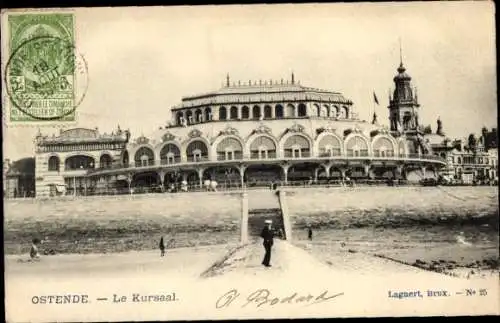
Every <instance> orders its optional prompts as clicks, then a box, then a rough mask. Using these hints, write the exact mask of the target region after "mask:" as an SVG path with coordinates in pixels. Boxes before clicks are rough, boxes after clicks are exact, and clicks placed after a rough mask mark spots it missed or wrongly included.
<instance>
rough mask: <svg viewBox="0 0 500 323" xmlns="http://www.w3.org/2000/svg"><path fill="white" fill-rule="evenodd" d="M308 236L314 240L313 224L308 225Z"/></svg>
mask: <svg viewBox="0 0 500 323" xmlns="http://www.w3.org/2000/svg"><path fill="white" fill-rule="evenodd" d="M307 238H308V239H309V240H311V241H312V239H313V230H312V228H311V225H308V226H307Z"/></svg>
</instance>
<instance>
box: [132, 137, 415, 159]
mask: <svg viewBox="0 0 500 323" xmlns="http://www.w3.org/2000/svg"><path fill="white" fill-rule="evenodd" d="M129 153H130V157H131V159H132V162H133V163H134V165H135V166H151V165H154V164H155V161H159V162H160V163H161V164H175V163H179V162H181V161H186V162H199V161H210V160H211V161H214V160H217V161H224V160H241V159H273V158H305V157H313V156H317V157H335V156H347V157H368V156H373V157H394V156H402V155H405V154H407V153H408V152H407V147H406V142H405V141H403V140H400V141H396V140H395V139H394V138H392V137H390V136H387V135H378V136H376V137H374V138H373V140H372V141H370V140H369V139H368V138H367V137H365V136H363V135H361V134H350V135H349V136H347V137H346V138H345V140H342V139H341V138H340V137H338V136H337V135H336V134H333V133H328V132H324V133H322V134H320V135H319V136H318V138H317V139H316V140H313V139H312V138H310V137H309V136H308V135H306V134H303V133H291V134H288V135H285V136H283V137H282V138H281V140H279V141H278V140H276V138H274V137H273V136H271V135H268V134H255V135H252V136H251V137H250V138H249V139H248V140H247V141H246V142H245V141H244V140H242V139H241V138H240V137H239V136H236V135H226V136H221V137H219V138H217V139H216V140H215V141H214V142H213V143H212V144H210V142H208V140H206V139H205V138H203V137H197V138H193V139H191V140H189V141H187V142H186V143H183V144H180V143H178V142H176V141H167V142H165V143H163V144H162V145H160V146H157V147H153V146H151V145H148V144H144V145H140V146H138V147H136V148H134V149H131V150H130V151H125V152H124V154H123V156H122V162H123V164H125V165H128V164H129Z"/></svg>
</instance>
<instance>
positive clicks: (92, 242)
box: [4, 193, 242, 253]
mask: <svg viewBox="0 0 500 323" xmlns="http://www.w3.org/2000/svg"><path fill="white" fill-rule="evenodd" d="M241 206H242V205H241V193H181V194H147V195H146V194H144V195H117V196H106V197H78V198H64V199H53V200H36V201H35V200H6V201H5V203H4V210H5V212H4V214H5V216H4V219H5V222H4V224H5V225H4V241H5V246H6V253H21V252H27V251H28V250H29V246H30V241H31V239H32V238H34V237H38V238H41V239H44V245H43V248H48V249H54V250H55V251H56V252H57V253H61V252H83V253H85V252H107V251H126V250H144V249H153V248H157V246H158V244H159V239H160V236H164V239H165V243H166V244H167V248H168V247H189V246H197V245H210V244H222V243H237V242H239V240H240V235H241V234H240V225H241Z"/></svg>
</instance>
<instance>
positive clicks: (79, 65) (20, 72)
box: [4, 13, 88, 124]
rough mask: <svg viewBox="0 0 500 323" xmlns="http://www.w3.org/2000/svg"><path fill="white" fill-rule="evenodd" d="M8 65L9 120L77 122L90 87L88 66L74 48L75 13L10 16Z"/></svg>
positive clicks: (13, 121) (11, 121)
mask: <svg viewBox="0 0 500 323" xmlns="http://www.w3.org/2000/svg"><path fill="white" fill-rule="evenodd" d="M8 27H9V31H10V32H9V52H8V54H9V60H8V62H7V64H6V67H5V75H4V77H5V84H6V92H7V95H8V100H7V101H8V102H7V103H8V104H7V105H8V106H7V107H6V108H7V109H8V122H9V123H11V124H19V123H24V124H26V123H28V124H29V123H43V122H54V121H57V122H62V123H65V122H73V121H75V119H76V108H77V107H78V105H79V104H80V103H81V102H82V100H83V98H84V97H85V93H86V90H87V85H88V73H87V64H86V62H85V60H84V58H83V57H82V56H81V55H79V54H78V53H77V51H76V47H75V35H74V16H73V14H71V13H37V14H15V15H9V17H8Z"/></svg>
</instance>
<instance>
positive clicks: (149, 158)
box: [134, 147, 155, 167]
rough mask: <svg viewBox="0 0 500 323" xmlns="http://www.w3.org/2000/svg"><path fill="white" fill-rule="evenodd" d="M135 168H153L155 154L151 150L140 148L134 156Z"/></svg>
mask: <svg viewBox="0 0 500 323" xmlns="http://www.w3.org/2000/svg"><path fill="white" fill-rule="evenodd" d="M134 161H135V167H143V166H153V165H154V163H155V154H154V152H153V150H152V149H151V148H148V147H141V148H139V150H137V152H136V153H135V156H134Z"/></svg>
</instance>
